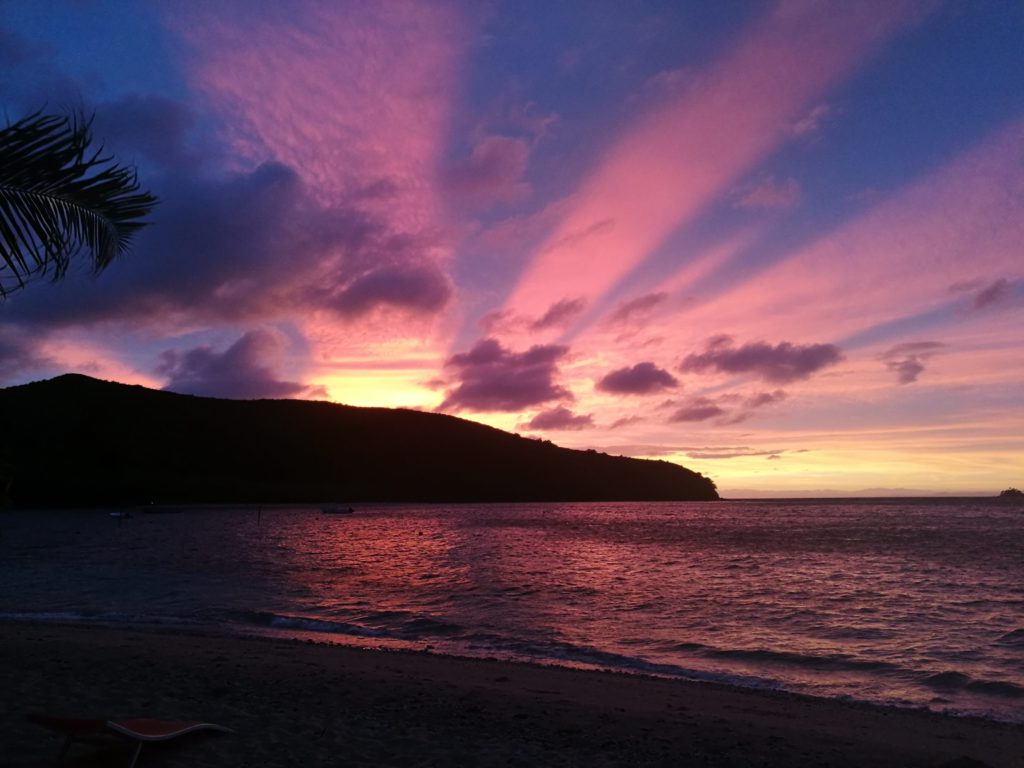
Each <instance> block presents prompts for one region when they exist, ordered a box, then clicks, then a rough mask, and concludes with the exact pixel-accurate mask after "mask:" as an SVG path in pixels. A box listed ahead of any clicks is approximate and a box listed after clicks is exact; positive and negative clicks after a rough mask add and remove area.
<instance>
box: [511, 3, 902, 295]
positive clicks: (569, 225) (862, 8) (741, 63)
mask: <svg viewBox="0 0 1024 768" xmlns="http://www.w3.org/2000/svg"><path fill="white" fill-rule="evenodd" d="M918 7H920V4H919V3H914V2H893V3H886V4H885V5H877V4H851V3H847V4H842V5H838V6H837V5H832V4H826V5H820V4H792V3H784V4H781V5H779V6H778V7H777V8H776V9H774V10H773V11H772V12H770V13H768V14H767V15H766V16H765V17H764V18H763V19H761V20H760V22H758V23H757V24H756V25H755V26H754V27H753V28H752V29H750V30H748V32H747V33H746V34H744V35H743V36H742V37H741V38H740V40H739V41H738V42H737V44H736V45H735V46H734V48H733V50H732V51H731V52H730V54H729V55H727V56H726V57H724V58H723V59H722V60H720V61H719V62H718V63H717V65H715V66H713V67H712V68H711V69H710V70H709V71H707V72H705V73H703V74H702V76H701V77H700V78H699V83H698V84H697V85H696V86H694V87H692V88H689V89H687V90H686V92H685V93H684V94H683V95H682V96H680V97H678V98H675V99H670V100H669V101H668V102H667V103H666V104H664V106H662V107H660V108H658V109H655V110H653V111H652V112H650V113H649V114H647V115H645V116H644V117H643V118H641V119H639V120H638V121H637V122H636V123H635V124H634V125H633V126H632V127H631V128H630V129H629V130H628V131H627V133H626V135H625V136H624V137H623V138H622V139H620V140H619V141H618V142H617V143H616V144H615V145H614V146H613V147H612V148H611V149H610V150H609V151H608V153H607V154H606V156H605V158H604V159H603V161H602V162H601V163H600V164H599V166H598V167H597V168H596V169H595V171H594V172H593V174H592V175H591V176H590V178H589V179H587V180H586V181H585V182H584V184H583V186H582V188H581V190H580V192H579V194H578V198H579V200H578V203H577V204H576V205H575V207H574V208H573V209H572V211H571V212H570V213H569V214H568V215H567V216H566V217H565V218H564V219H563V221H562V222H561V224H560V226H559V227H558V229H557V230H556V231H555V232H554V233H553V234H552V235H551V237H550V238H549V240H548V242H547V244H545V245H544V246H542V247H541V248H540V249H539V250H538V252H537V255H536V256H535V258H534V261H533V263H532V264H531V265H530V267H529V268H528V269H527V270H526V272H525V273H524V274H523V275H522V277H521V279H520V282H519V284H518V286H517V287H516V289H515V291H514V292H513V294H512V295H511V296H510V298H509V300H508V302H507V306H510V307H513V308H516V309H517V310H518V311H520V312H524V313H537V312H539V311H542V310H541V309H540V308H541V307H546V306H548V305H550V304H551V303H552V302H554V301H557V300H558V298H559V297H558V296H557V295H556V294H557V292H558V291H560V290H562V289H561V286H564V285H565V284H566V283H567V282H568V281H572V283H573V285H574V286H575V287H576V289H577V290H578V291H579V292H580V293H581V294H582V295H583V296H584V297H586V298H588V299H590V300H593V299H596V298H597V297H598V296H600V295H601V294H602V293H604V292H605V291H606V290H607V289H608V288H609V287H611V286H612V285H613V284H614V283H615V282H616V281H617V280H618V279H619V278H620V277H622V276H623V275H624V274H625V273H626V272H627V271H628V270H629V269H630V268H632V267H633V266H635V265H636V264H637V263H639V262H640V261H642V260H643V259H644V258H645V257H646V256H647V255H648V254H649V253H650V252H651V251H652V250H653V249H654V248H656V247H657V246H658V245H659V244H660V243H661V242H662V241H663V240H664V239H665V238H666V237H667V236H668V235H669V234H670V233H671V232H672V231H673V230H675V229H676V228H678V227H679V226H681V225H682V224H684V223H686V222H687V221H689V220H691V219H692V218H693V217H694V216H696V215H697V214H698V213H699V212H700V210H701V209H703V208H704V206H706V205H707V204H708V203H709V202H710V201H711V200H713V199H714V198H715V197H716V196H717V195H719V194H720V193H721V192H722V191H724V190H725V189H727V188H728V185H729V184H731V183H734V181H735V180H736V178H737V177H739V176H740V175H741V174H743V173H744V172H746V171H748V170H749V169H750V168H752V167H753V166H754V164H755V163H757V162H758V161H759V160H761V159H763V158H764V157H765V156H766V155H767V154H768V153H769V152H771V151H772V150H773V149H775V148H776V147H778V146H779V145H780V144H781V143H782V142H783V141H785V140H786V138H787V136H789V135H791V134H790V133H789V131H788V130H787V127H788V126H790V125H791V124H792V123H793V122H794V121H796V120H797V119H799V118H800V117H801V116H802V115H804V114H806V111H807V109H808V108H809V106H810V105H811V104H813V103H814V101H815V100H816V99H818V98H820V94H821V93H822V92H823V91H824V90H825V89H826V88H827V87H828V86H830V85H832V84H833V83H835V82H836V81H837V80H839V79H841V78H842V77H843V76H845V75H846V74H848V73H849V72H851V71H852V70H853V69H854V67H855V66H856V65H857V64H858V63H859V62H861V61H863V60H864V58H865V57H866V56H867V55H868V54H869V53H870V52H871V51H872V50H873V49H874V48H875V47H876V46H877V45H878V44H879V43H880V42H881V41H883V40H884V39H885V38H886V37H888V36H889V35H891V34H892V33H894V32H895V31H897V30H898V29H899V28H900V27H903V26H905V25H906V24H907V23H908V21H910V20H911V19H912V18H914V17H915V16H916V13H915V10H916V9H917V8H918Z"/></svg>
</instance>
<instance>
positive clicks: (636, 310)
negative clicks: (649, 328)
mask: <svg viewBox="0 0 1024 768" xmlns="http://www.w3.org/2000/svg"><path fill="white" fill-rule="evenodd" d="M666 299H668V294H667V293H664V292H660V291H659V292H657V293H648V294H646V295H644V296H639V297H637V298H635V299H631V300H630V301H627V302H624V303H622V304H619V306H617V307H616V308H615V309H614V310H613V311H612V313H611V314H610V315H608V322H609V323H611V324H620V323H622V324H625V323H629V322H630V321H632V320H635V319H639V318H643V317H646V316H647V315H648V314H650V312H651V311H652V310H653V309H654V308H655V307H657V306H658V305H659V304H663V303H664V302H665V300H666Z"/></svg>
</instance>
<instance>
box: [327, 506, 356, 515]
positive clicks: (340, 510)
mask: <svg viewBox="0 0 1024 768" xmlns="http://www.w3.org/2000/svg"><path fill="white" fill-rule="evenodd" d="M320 511H321V512H322V513H323V514H325V515H351V514H352V513H353V512H355V510H354V509H352V507H346V506H345V505H344V504H328V505H327V506H325V507H320Z"/></svg>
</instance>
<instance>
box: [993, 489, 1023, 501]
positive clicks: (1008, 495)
mask: <svg viewBox="0 0 1024 768" xmlns="http://www.w3.org/2000/svg"><path fill="white" fill-rule="evenodd" d="M999 498H1001V499H1024V491H1022V490H1020V489H1019V488H1007V489H1006V490H1005V491H1002V492H1001V493H1000V494H999Z"/></svg>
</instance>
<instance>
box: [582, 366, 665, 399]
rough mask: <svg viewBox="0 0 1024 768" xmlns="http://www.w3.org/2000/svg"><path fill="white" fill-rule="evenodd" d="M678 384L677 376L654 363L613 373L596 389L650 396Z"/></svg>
mask: <svg viewBox="0 0 1024 768" xmlns="http://www.w3.org/2000/svg"><path fill="white" fill-rule="evenodd" d="M678 384H679V382H678V381H677V380H676V377H675V376H673V375H672V374H671V373H669V372H668V371H666V370H664V369H662V368H659V367H658V366H656V365H655V364H654V363H637V364H636V365H634V366H632V367H626V368H620V369H619V370H617V371H612V372H611V373H609V374H608V375H607V376H605V377H604V378H603V379H601V380H600V381H599V382H597V385H596V388H597V389H599V390H601V391H602V392H611V393H613V394H617V395H649V394H650V393H652V392H660V391H662V390H665V389H671V388H672V387H675V386H676V385H678Z"/></svg>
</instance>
